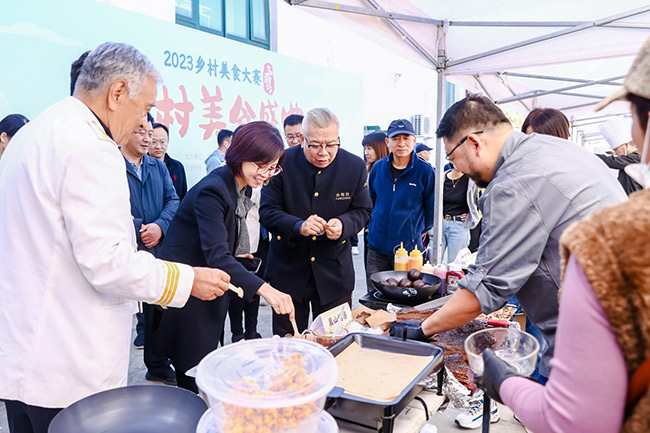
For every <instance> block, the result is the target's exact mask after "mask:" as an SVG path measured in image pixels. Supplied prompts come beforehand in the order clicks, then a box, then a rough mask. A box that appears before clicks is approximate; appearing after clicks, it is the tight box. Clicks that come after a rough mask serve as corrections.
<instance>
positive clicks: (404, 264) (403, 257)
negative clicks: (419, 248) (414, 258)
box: [395, 242, 409, 271]
mask: <svg viewBox="0 0 650 433" xmlns="http://www.w3.org/2000/svg"><path fill="white" fill-rule="evenodd" d="M395 270H396V271H408V270H409V256H408V251H406V248H404V242H400V247H399V248H398V249H397V251H396V252H395Z"/></svg>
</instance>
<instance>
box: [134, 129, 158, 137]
mask: <svg viewBox="0 0 650 433" xmlns="http://www.w3.org/2000/svg"><path fill="white" fill-rule="evenodd" d="M133 134H137V135H139V136H140V137H143V138H144V136H147V137H149V138H151V137H153V129H152V130H151V131H148V132H147V131H145V130H144V128H139V129H137V130H135V131H133Z"/></svg>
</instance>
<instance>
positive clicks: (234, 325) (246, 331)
mask: <svg viewBox="0 0 650 433" xmlns="http://www.w3.org/2000/svg"><path fill="white" fill-rule="evenodd" d="M259 309H260V296H259V295H255V297H254V298H253V300H252V301H251V302H246V301H244V300H243V299H242V298H240V297H239V296H231V297H230V305H229V306H228V316H230V330H231V331H232V342H233V343H235V342H237V341H239V340H243V339H244V338H245V339H246V340H252V339H253V338H258V334H257V314H258V312H259ZM242 313H244V326H242V321H241V316H242Z"/></svg>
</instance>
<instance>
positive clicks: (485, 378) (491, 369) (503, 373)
mask: <svg viewBox="0 0 650 433" xmlns="http://www.w3.org/2000/svg"><path fill="white" fill-rule="evenodd" d="M510 376H520V374H518V373H517V370H516V369H515V368H514V367H512V366H511V365H510V364H508V363H507V362H505V361H504V360H502V359H501V358H499V357H498V356H497V355H496V354H495V353H494V350H492V349H485V350H484V351H483V375H482V376H476V377H475V378H474V383H475V384H476V386H478V387H479V388H481V389H482V390H483V391H485V393H486V394H487V395H488V396H489V397H490V398H492V399H493V400H496V401H498V402H499V403H503V402H502V401H501V396H500V395H499V388H500V387H501V383H503V381H504V380H506V379H507V378H509V377H510Z"/></svg>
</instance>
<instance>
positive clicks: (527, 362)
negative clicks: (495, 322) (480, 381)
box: [465, 328, 539, 376]
mask: <svg viewBox="0 0 650 433" xmlns="http://www.w3.org/2000/svg"><path fill="white" fill-rule="evenodd" d="M487 348H490V349H492V350H494V353H495V354H496V355H497V356H498V357H499V358H501V359H503V360H504V361H505V362H507V363H508V364H510V365H511V366H512V367H514V368H515V369H516V370H517V373H518V374H520V375H522V376H530V375H531V374H533V371H535V364H536V363H537V352H539V342H538V341H537V340H536V339H535V337H533V336H532V335H530V334H528V333H526V332H522V331H519V330H516V329H514V328H491V329H484V330H482V331H478V332H475V333H473V334H472V335H470V336H469V337H467V339H466V340H465V352H467V360H468V361H469V367H470V368H471V369H472V371H473V372H474V374H475V375H476V376H480V375H482V374H483V355H482V354H483V351H484V350H485V349H487Z"/></svg>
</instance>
